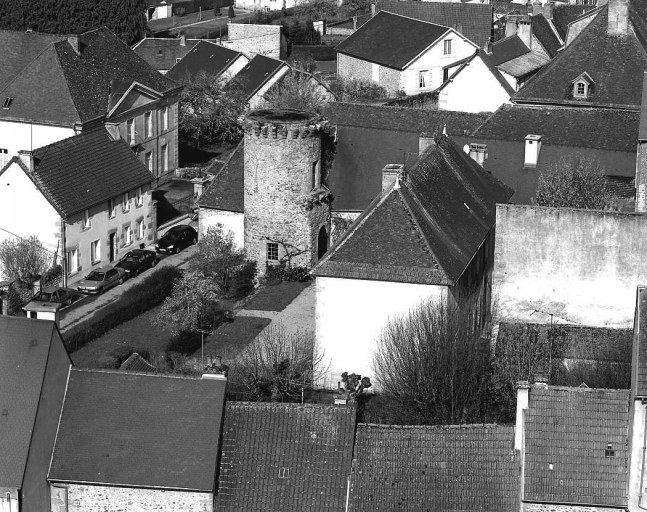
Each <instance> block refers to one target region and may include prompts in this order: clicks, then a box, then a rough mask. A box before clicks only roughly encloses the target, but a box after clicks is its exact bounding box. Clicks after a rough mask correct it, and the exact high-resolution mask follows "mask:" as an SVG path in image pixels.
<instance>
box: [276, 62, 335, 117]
mask: <svg viewBox="0 0 647 512" xmlns="http://www.w3.org/2000/svg"><path fill="white" fill-rule="evenodd" d="M330 96H331V95H328V94H326V93H325V92H324V90H323V86H322V85H321V84H320V83H319V82H317V80H316V79H315V78H314V77H313V76H312V75H310V74H308V73H304V72H301V71H292V72H291V73H290V74H289V75H288V76H286V77H285V78H284V79H283V80H282V81H281V82H279V83H278V84H276V85H275V86H274V87H272V89H270V90H269V92H268V93H267V94H266V95H265V98H264V108H293V109H297V110H306V111H308V112H317V113H322V112H323V109H324V107H325V106H326V103H327V102H328V101H329V97H330Z"/></svg>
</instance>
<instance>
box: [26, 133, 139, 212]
mask: <svg viewBox="0 0 647 512" xmlns="http://www.w3.org/2000/svg"><path fill="white" fill-rule="evenodd" d="M33 155H34V169H33V171H32V172H31V173H29V176H30V178H31V179H32V180H33V181H34V182H35V183H36V185H37V186H38V187H39V189H40V190H41V191H42V192H43V193H44V194H45V196H46V197H47V198H48V199H49V201H50V202H51V203H52V205H53V206H54V208H56V210H57V211H58V212H59V213H60V214H61V215H62V216H63V217H69V216H70V215H72V214H74V213H78V212H81V211H83V210H85V209H86V208H89V207H91V206H94V205H97V204H99V203H101V202H103V201H108V199H110V198H111V197H115V196H117V195H119V194H121V193H124V192H127V191H129V190H134V189H136V188H137V187H140V186H143V185H147V184H149V183H150V182H151V180H152V177H151V173H150V172H149V171H148V170H147V169H146V168H145V167H144V165H143V164H142V163H141V162H140V161H139V159H138V158H137V156H135V154H134V153H133V151H132V150H131V149H130V147H129V146H128V144H127V143H126V142H125V141H123V140H117V141H115V140H113V139H112V138H111V137H110V135H109V134H108V132H107V131H106V130H105V128H103V126H100V127H97V128H93V129H89V130H87V131H84V132H83V133H81V134H79V135H74V136H72V137H69V138H67V139H63V140H61V141H59V142H55V143H54V144H50V145H48V146H43V147H41V148H38V149H36V150H34V152H33Z"/></svg>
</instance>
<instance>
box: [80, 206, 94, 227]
mask: <svg viewBox="0 0 647 512" xmlns="http://www.w3.org/2000/svg"><path fill="white" fill-rule="evenodd" d="M81 227H82V228H83V229H90V228H91V227H92V218H91V217H90V210H83V217H82V219H81Z"/></svg>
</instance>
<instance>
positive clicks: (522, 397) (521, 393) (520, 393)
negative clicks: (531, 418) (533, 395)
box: [514, 380, 530, 453]
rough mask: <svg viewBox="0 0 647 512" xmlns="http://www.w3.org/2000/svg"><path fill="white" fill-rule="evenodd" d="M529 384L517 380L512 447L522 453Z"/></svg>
mask: <svg viewBox="0 0 647 512" xmlns="http://www.w3.org/2000/svg"><path fill="white" fill-rule="evenodd" d="M529 395H530V384H528V382H527V381H525V380H521V381H519V382H517V414H516V425H515V429H514V449H515V450H519V451H521V453H523V430H524V421H523V420H524V412H525V411H527V410H528V401H529Z"/></svg>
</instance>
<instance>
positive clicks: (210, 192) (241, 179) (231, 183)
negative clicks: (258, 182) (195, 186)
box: [199, 141, 245, 213]
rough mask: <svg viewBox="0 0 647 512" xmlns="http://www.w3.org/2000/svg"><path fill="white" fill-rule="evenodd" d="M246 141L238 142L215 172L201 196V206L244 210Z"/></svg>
mask: <svg viewBox="0 0 647 512" xmlns="http://www.w3.org/2000/svg"><path fill="white" fill-rule="evenodd" d="M244 159H245V149H244V141H241V142H240V144H238V147H237V148H236V150H235V151H234V152H233V153H232V154H231V155H230V157H229V160H227V162H226V163H225V164H221V167H220V169H219V170H217V171H216V172H215V175H214V177H213V179H212V180H211V183H209V186H208V187H207V189H206V190H205V191H204V193H203V194H202V196H200V200H199V205H200V207H201V208H212V209H214V210H225V211H229V212H239V213H243V212H244V199H245V165H244Z"/></svg>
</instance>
